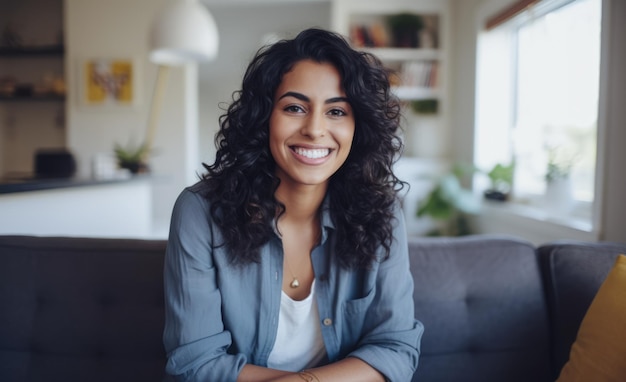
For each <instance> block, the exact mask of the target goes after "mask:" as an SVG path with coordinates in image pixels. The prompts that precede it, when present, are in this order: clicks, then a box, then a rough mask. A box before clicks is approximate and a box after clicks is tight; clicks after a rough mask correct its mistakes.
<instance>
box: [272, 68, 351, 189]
mask: <svg viewBox="0 0 626 382" xmlns="http://www.w3.org/2000/svg"><path fill="white" fill-rule="evenodd" d="M353 137H354V115H353V112H352V108H351V107H350V104H349V103H348V100H347V98H346V95H345V92H344V91H343V89H342V87H341V77H340V75H339V72H338V71H337V69H336V68H335V67H334V66H333V65H331V64H328V63H317V62H314V61H311V60H303V61H299V62H297V63H296V64H295V65H294V66H293V69H292V70H291V71H289V72H287V73H285V75H284V76H283V79H282V82H281V83H280V85H279V86H278V89H277V90H276V94H275V95H274V107H273V109H272V114H271V116H270V129H269V141H270V151H271V153H272V156H273V157H274V160H275V161H276V175H277V176H278V177H279V178H280V179H281V186H284V185H289V184H292V185H323V186H326V184H327V183H328V179H329V178H330V177H331V176H332V175H333V174H334V173H335V172H336V171H337V170H338V169H339V168H340V167H341V165H342V164H343V163H344V162H345V161H346V159H347V158H348V154H349V153H350V147H351V145H352V138H353Z"/></svg>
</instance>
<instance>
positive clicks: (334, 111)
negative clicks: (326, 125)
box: [327, 109, 348, 117]
mask: <svg viewBox="0 0 626 382" xmlns="http://www.w3.org/2000/svg"><path fill="white" fill-rule="evenodd" d="M327 114H329V115H330V116H332V117H343V116H346V115H348V114H347V113H346V112H345V111H343V110H342V109H330V110H329V111H328V113H327Z"/></svg>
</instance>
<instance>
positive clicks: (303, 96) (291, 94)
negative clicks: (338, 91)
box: [278, 92, 350, 104]
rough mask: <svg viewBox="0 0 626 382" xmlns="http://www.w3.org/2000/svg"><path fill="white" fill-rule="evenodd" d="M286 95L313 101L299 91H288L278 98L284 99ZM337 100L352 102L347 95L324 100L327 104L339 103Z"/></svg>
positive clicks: (304, 100)
mask: <svg viewBox="0 0 626 382" xmlns="http://www.w3.org/2000/svg"><path fill="white" fill-rule="evenodd" d="M285 97H293V98H297V99H299V100H300V101H303V102H311V99H310V98H309V97H307V96H305V95H304V94H302V93H297V92H287V93H285V94H283V95H281V96H280V97H278V99H279V100H280V99H283V98H285ZM337 102H346V103H350V102H349V101H348V98H347V97H333V98H329V99H327V100H326V101H324V103H325V104H329V103H337Z"/></svg>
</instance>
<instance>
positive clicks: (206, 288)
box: [163, 190, 246, 381]
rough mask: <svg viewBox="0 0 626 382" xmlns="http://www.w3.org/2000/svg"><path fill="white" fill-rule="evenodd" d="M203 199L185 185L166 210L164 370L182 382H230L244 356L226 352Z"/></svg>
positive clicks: (227, 343)
mask: <svg viewBox="0 0 626 382" xmlns="http://www.w3.org/2000/svg"><path fill="white" fill-rule="evenodd" d="M210 225H211V223H210V214H209V207H208V202H207V201H206V200H204V199H202V198H201V197H200V196H198V195H197V194H195V193H193V192H191V191H189V190H185V191H183V192H182V193H181V195H180V196H179V197H178V199H177V201H176V204H175V205H174V210H173V213H172V221H171V225H170V236H169V240H168V244H167V250H166V255H165V267H164V286H165V329H164V333H163V343H164V345H165V350H166V353H167V358H168V360H167V365H166V372H167V373H168V374H170V375H174V376H175V377H176V379H177V380H182V381H235V380H236V379H237V376H238V375H239V372H240V371H241V369H242V368H243V366H244V365H245V363H246V357H245V356H244V355H241V354H239V355H231V354H227V349H228V348H229V347H230V345H231V342H232V340H231V335H230V333H229V332H228V331H225V330H224V324H223V321H222V313H221V304H222V298H221V293H220V290H219V288H218V286H217V272H216V268H215V266H214V262H213V259H212V256H213V250H212V248H213V244H212V242H213V237H212V234H211V227H210Z"/></svg>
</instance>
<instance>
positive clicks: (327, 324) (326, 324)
mask: <svg viewBox="0 0 626 382" xmlns="http://www.w3.org/2000/svg"><path fill="white" fill-rule="evenodd" d="M322 322H323V323H324V326H331V325H332V324H333V320H331V319H330V318H325V319H324V321H322Z"/></svg>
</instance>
